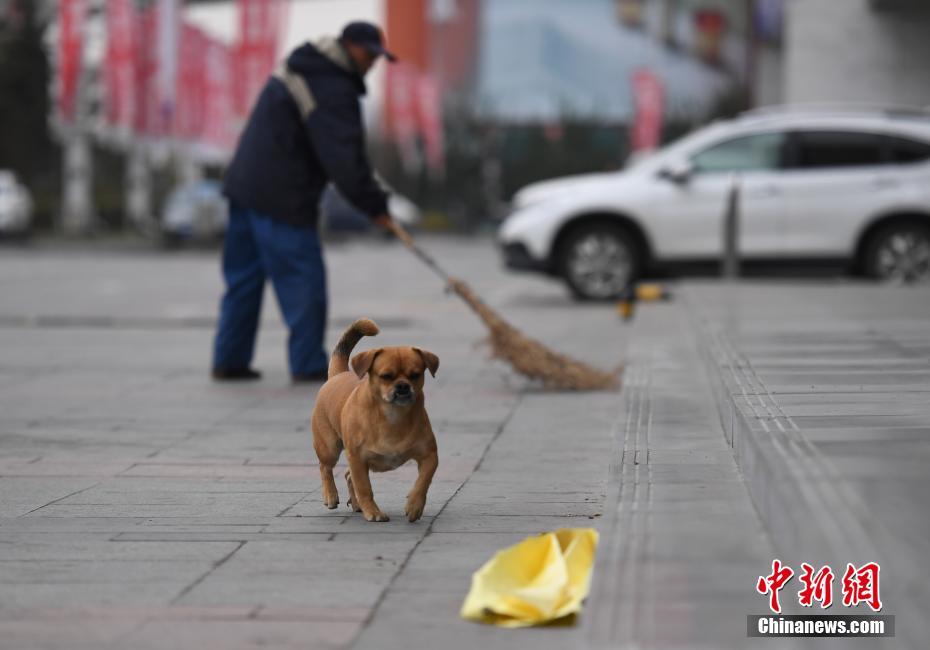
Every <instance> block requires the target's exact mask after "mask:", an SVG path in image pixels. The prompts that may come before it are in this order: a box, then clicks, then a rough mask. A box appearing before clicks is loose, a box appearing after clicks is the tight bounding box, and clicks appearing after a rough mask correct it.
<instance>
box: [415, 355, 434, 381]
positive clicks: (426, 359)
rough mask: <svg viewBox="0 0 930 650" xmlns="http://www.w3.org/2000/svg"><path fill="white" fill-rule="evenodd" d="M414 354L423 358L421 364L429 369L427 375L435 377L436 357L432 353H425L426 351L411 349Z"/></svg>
mask: <svg viewBox="0 0 930 650" xmlns="http://www.w3.org/2000/svg"><path fill="white" fill-rule="evenodd" d="M413 349H414V350H416V352H417V353H418V354H419V355H420V356H421V357H423V363H425V364H426V367H427V368H429V374H431V375H432V376H433V377H435V376H436V371H437V370H439V357H437V356H436V355H435V354H433V353H432V352H427V351H426V350H421V349H420V348H413Z"/></svg>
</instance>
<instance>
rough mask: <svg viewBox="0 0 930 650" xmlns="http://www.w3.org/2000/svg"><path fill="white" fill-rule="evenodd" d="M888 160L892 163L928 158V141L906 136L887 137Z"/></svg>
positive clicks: (921, 160)
mask: <svg viewBox="0 0 930 650" xmlns="http://www.w3.org/2000/svg"><path fill="white" fill-rule="evenodd" d="M888 160H889V162H893V163H912V162H923V161H925V160H930V143H928V142H920V141H918V140H909V139H907V138H896V137H891V138H888Z"/></svg>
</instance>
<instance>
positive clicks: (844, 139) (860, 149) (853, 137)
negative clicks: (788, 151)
mask: <svg viewBox="0 0 930 650" xmlns="http://www.w3.org/2000/svg"><path fill="white" fill-rule="evenodd" d="M882 162H884V156H883V155H882V139H881V136H879V135H878V134H875V133H853V132H845V131H802V132H799V133H797V134H795V148H794V156H793V160H792V165H791V166H792V167H794V168H799V169H817V168H823V167H862V166H868V165H880V164H882Z"/></svg>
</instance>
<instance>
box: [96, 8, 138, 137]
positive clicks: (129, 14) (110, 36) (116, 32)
mask: <svg viewBox="0 0 930 650" xmlns="http://www.w3.org/2000/svg"><path fill="white" fill-rule="evenodd" d="M106 11H107V13H106V20H107V50H106V63H105V66H104V83H105V88H106V120H107V122H108V123H109V124H111V125H112V126H116V127H122V128H127V129H129V128H132V127H133V126H134V125H135V108H136V96H135V93H136V86H135V84H136V54H135V48H136V40H137V34H136V32H137V31H138V24H137V19H136V12H135V10H134V9H133V7H132V2H131V0H107V6H106Z"/></svg>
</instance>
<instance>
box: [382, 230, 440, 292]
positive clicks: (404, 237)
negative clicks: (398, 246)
mask: <svg viewBox="0 0 930 650" xmlns="http://www.w3.org/2000/svg"><path fill="white" fill-rule="evenodd" d="M387 227H388V230H390V231H391V232H392V233H394V236H395V237H397V238H398V239H399V240H400V241H401V242H403V244H404V246H406V247H407V248H408V249H409V250H410V252H411V253H413V254H414V255H416V256H417V257H419V258H420V260H421V261H422V262H423V263H424V264H426V265H427V266H428V267H430V268H431V269H432V270H433V272H434V273H436V275H438V276H439V277H441V278H442V279H443V280H444V281H445V282H446V284H450V282H451V280H452V278H450V277H449V274H448V273H446V272H445V271H444V270H443V269H442V267H441V266H439V264H438V262H436V260H434V259H433V258H432V257H431V256H430V255H429V254H428V253H427V252H426V251H424V250H423V249H422V248H420V247H419V246H417V245H416V242H414V241H413V237H411V236H410V233H409V232H407V229H406V228H404V227H403V226H402V225H400V224H399V223H397V222H396V221H394V220H393V219H392V220H391V221H389V222H388V226H387Z"/></svg>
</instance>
